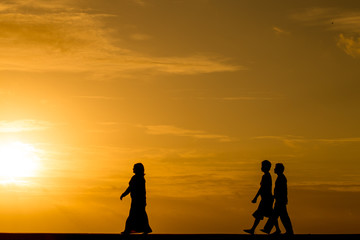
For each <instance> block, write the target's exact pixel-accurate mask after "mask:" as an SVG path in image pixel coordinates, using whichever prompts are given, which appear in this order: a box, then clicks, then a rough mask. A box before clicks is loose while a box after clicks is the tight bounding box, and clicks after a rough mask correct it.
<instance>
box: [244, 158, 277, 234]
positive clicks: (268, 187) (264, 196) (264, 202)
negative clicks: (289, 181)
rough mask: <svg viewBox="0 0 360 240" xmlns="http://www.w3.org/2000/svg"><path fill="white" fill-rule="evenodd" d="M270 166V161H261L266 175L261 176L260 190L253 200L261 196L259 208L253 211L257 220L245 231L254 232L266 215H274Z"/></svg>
mask: <svg viewBox="0 0 360 240" xmlns="http://www.w3.org/2000/svg"><path fill="white" fill-rule="evenodd" d="M270 168H271V163H270V161H268V160H264V161H262V162H261V171H263V172H264V175H263V176H262V178H261V182H260V188H259V191H258V192H257V194H256V195H255V197H254V199H253V200H252V203H256V201H257V198H258V197H259V196H261V201H260V203H259V206H258V208H257V210H256V211H255V212H254V213H253V216H254V218H255V221H254V224H253V226H252V228H251V229H245V230H244V232H247V233H250V234H254V232H255V229H256V227H257V225H258V224H259V223H260V220H262V219H264V217H270V216H271V215H272V210H273V209H272V206H273V202H274V198H273V195H272V180H271V175H270V173H269V171H270Z"/></svg>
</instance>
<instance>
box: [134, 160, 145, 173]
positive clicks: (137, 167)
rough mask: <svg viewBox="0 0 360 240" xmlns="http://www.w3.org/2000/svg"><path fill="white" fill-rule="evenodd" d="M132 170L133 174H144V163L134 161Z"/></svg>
mask: <svg viewBox="0 0 360 240" xmlns="http://www.w3.org/2000/svg"><path fill="white" fill-rule="evenodd" d="M133 171H134V173H135V175H145V173H144V172H145V168H144V165H143V164H142V163H136V164H134V168H133Z"/></svg>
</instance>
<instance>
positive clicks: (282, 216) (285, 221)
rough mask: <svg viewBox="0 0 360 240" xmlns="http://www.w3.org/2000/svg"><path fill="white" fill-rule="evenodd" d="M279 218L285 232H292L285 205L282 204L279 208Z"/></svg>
mask: <svg viewBox="0 0 360 240" xmlns="http://www.w3.org/2000/svg"><path fill="white" fill-rule="evenodd" d="M280 219H281V222H282V224H283V225H284V227H285V230H286V233H287V234H294V230H293V227H292V224H291V220H290V217H289V214H288V212H287V209H286V205H284V206H282V208H281V212H280Z"/></svg>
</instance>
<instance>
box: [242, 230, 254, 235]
mask: <svg viewBox="0 0 360 240" xmlns="http://www.w3.org/2000/svg"><path fill="white" fill-rule="evenodd" d="M244 232H246V233H250V234H251V235H254V230H253V229H244Z"/></svg>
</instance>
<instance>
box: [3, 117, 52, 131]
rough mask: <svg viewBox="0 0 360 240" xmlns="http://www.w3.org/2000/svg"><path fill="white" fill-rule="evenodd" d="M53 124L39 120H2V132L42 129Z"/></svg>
mask: <svg viewBox="0 0 360 240" xmlns="http://www.w3.org/2000/svg"><path fill="white" fill-rule="evenodd" d="M52 126H53V124H52V123H50V122H46V121H39V120H31V119H26V120H15V121H0V133H11V132H29V131H41V130H46V129H48V128H50V127H52Z"/></svg>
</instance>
